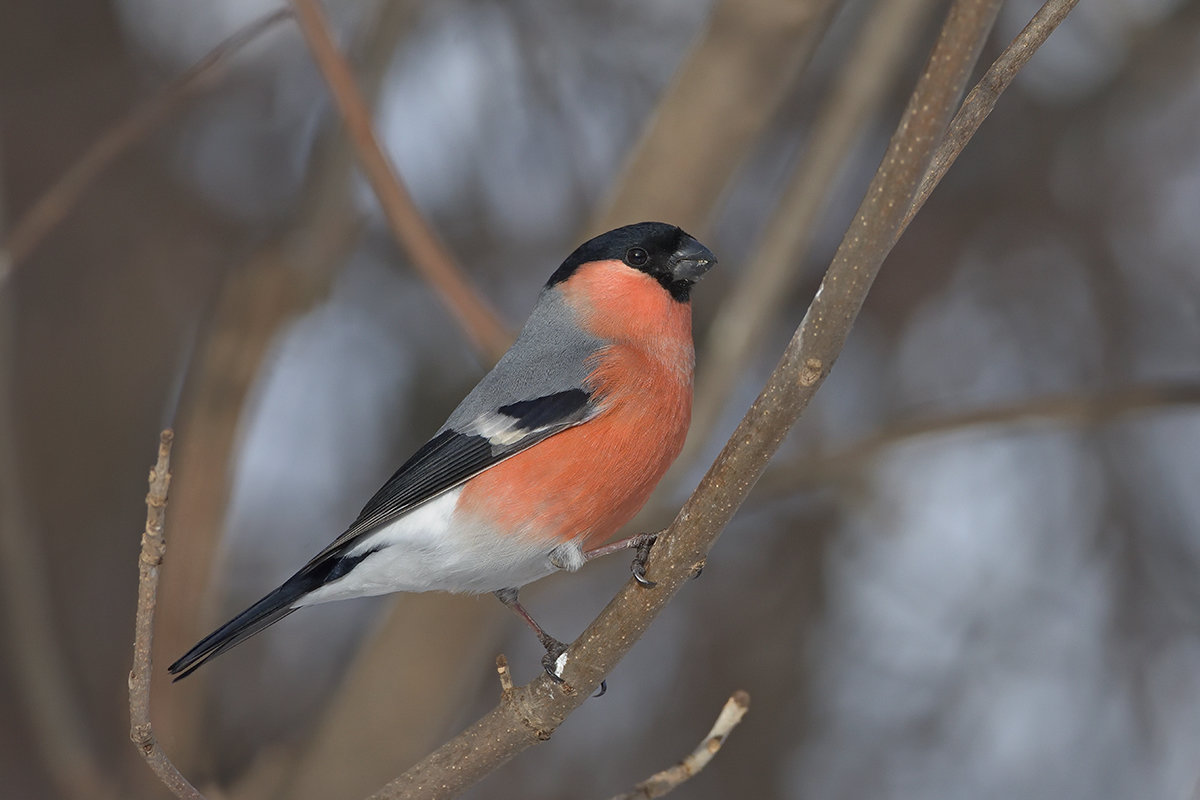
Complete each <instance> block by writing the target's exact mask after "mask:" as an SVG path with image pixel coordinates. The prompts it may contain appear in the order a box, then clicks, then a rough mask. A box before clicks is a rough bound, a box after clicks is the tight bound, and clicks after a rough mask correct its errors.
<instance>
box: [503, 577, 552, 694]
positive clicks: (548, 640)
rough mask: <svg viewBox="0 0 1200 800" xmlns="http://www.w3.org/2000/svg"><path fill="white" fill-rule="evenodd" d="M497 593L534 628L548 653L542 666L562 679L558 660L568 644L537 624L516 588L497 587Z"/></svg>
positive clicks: (547, 672) (550, 673)
mask: <svg viewBox="0 0 1200 800" xmlns="http://www.w3.org/2000/svg"><path fill="white" fill-rule="evenodd" d="M495 595H496V597H497V599H499V600H500V602H501V603H504V605H506V606H508V607H509V608H511V609H512V610H513V612H514V613H515V614H516V615H517V616H519V617H520V618H521V619H523V620H525V624H526V625H528V626H529V627H530V628H532V629H533V633H534V635H536V636H537V637H538V641H539V642H541V643H542V647H544V648H546V655H545V657H544V658H542V666H543V667H544V668H545V670H546V674H547V675H549V676H550V677H551V678H553V679H554V680H556V681H561V680H562V678H561V677H560V676H559V674H558V666H557V663H556V662H557V661H558V659H559V657H560V656H561V655H562V654H563V653H565V652H566V651H567V646H566V645H565V644H563V643H562V642H560V641H559V640H558V639H555V638H554V637H553V636H551V635H550V634H548V633H546V631H545V630H543V629H542V626H541V625H538V624H537V620H535V619H534V618H533V617H531V616H529V612H528V611H526V610H525V606H523V605H521V601H520V600H518V599H517V597H518V594H517V590H516V589H497V590H496V592H495Z"/></svg>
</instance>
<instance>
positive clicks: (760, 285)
mask: <svg viewBox="0 0 1200 800" xmlns="http://www.w3.org/2000/svg"><path fill="white" fill-rule="evenodd" d="M932 4H933V3H932V0H882V2H879V3H877V4H876V6H875V9H874V10H873V12H872V13H871V14H870V15H869V16H868V18H867V20H866V23H865V24H864V26H863V29H862V31H861V32H860V33H859V37H858V41H857V43H856V44H855V45H854V47H853V49H852V50H851V52H850V54H849V56H848V57H847V60H846V63H847V66H846V69H844V70H843V71H842V73H841V75H840V77H839V78H838V80H837V83H836V85H835V86H834V87H833V89H832V90H831V91H830V93H829V98H828V100H827V101H826V103H825V106H824V108H823V109H822V110H821V112H820V113H819V114H818V115H817V122H816V125H815V126H814V129H813V132H812V135H811V137H810V139H809V142H808V143H807V145H806V147H805V151H804V154H803V156H801V159H800V162H799V163H798V164H797V165H796V169H795V170H794V172H793V173H792V177H791V180H790V181H789V183H788V186H787V188H786V189H785V190H784V194H783V197H782V198H781V200H780V203H779V206H778V207H777V208H776V210H775V212H774V213H773V214H772V216H771V220H770V222H769V223H768V224H767V228H766V231H765V232H764V233H763V238H762V242H761V243H760V244H759V246H758V247H757V249H756V251H755V253H754V256H753V258H751V259H750V261H749V263H747V264H746V266H745V269H744V274H743V276H742V278H741V279H740V280H739V281H738V283H737V284H736V285H735V286H734V287H733V290H732V294H731V296H730V297H729V298H728V299H727V300H726V301H725V302H723V303H722V304H721V307H720V309H719V310H718V311H717V316H716V318H715V319H714V320H713V323H712V325H711V326H710V327H709V330H708V334H707V336H706V338H705V346H704V347H701V348H698V350H699V352H702V353H704V361H703V363H701V364H700V365H699V366H698V368H697V369H696V376H697V380H698V382H699V383H698V386H697V387H696V402H695V405H694V407H693V408H692V426H691V431H690V433H689V435H688V441H687V445H686V447H685V448H684V451H683V453H682V454H681V455H680V457H679V459H678V461H677V462H676V465H675V467H674V469H673V470H672V474H671V480H677V479H678V476H680V475H683V474H685V473H686V472H687V471H689V470H690V468H691V462H692V461H693V460H694V459H695V458H696V456H697V454H698V453H699V452H700V451H701V450H702V448H703V446H704V444H705V440H706V439H707V438H708V437H709V435H710V433H711V431H712V428H713V426H714V424H715V423H716V421H717V419H718V417H719V416H720V414H721V411H722V410H723V409H724V407H725V404H726V403H727V402H728V400H729V397H730V395H731V393H732V392H733V390H734V389H735V388H736V386H737V376H738V375H739V374H740V373H741V372H742V370H743V368H744V365H745V362H746V358H747V356H748V355H749V354H750V353H752V352H753V351H754V350H755V349H756V348H757V347H758V346H759V345H760V344H761V343H762V340H763V337H764V336H765V335H766V332H767V331H768V330H769V329H770V327H771V323H772V322H773V321H774V320H775V318H776V317H778V316H779V313H780V311H781V310H782V308H783V304H784V300H785V298H786V297H787V291H786V288H787V286H788V285H789V284H790V283H792V282H793V281H794V280H795V277H796V276H797V275H798V273H799V272H800V267H801V266H802V263H803V256H804V253H805V251H806V250H807V249H808V245H809V242H810V240H811V238H812V234H813V231H814V229H815V227H816V223H817V221H818V219H819V217H820V213H821V211H822V210H823V209H824V208H825V204H826V202H827V199H828V197H829V191H830V188H831V187H832V185H833V183H834V181H835V179H836V178H837V176H838V173H839V172H840V171H841V169H842V165H843V161H844V160H845V159H846V157H847V156H848V155H849V153H850V150H851V148H852V147H853V145H854V142H855V141H857V139H858V137H859V134H860V133H861V130H862V128H863V126H864V125H865V124H866V123H867V122H868V121H869V120H870V118H871V115H872V114H873V113H874V112H875V111H876V109H878V107H879V105H880V102H881V101H882V99H883V97H884V95H885V93H886V92H887V90H888V89H889V88H890V87H891V86H892V84H893V82H894V81H895V80H896V79H897V77H898V75H899V66H900V62H901V60H902V59H903V58H904V56H905V55H906V54H907V53H908V51H909V49H910V48H911V47H912V45H913V32H914V31H915V29H916V27H917V25H918V24H919V23H920V22H921V21H922V20H923V19H924V18H925V17H926V15H927V14H928V13H929V12H930V9H931V6H932ZM667 494H669V492H668V493H667Z"/></svg>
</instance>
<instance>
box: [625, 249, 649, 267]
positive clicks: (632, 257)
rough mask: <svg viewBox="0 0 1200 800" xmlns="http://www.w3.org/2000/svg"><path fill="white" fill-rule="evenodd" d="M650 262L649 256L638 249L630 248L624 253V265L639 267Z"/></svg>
mask: <svg viewBox="0 0 1200 800" xmlns="http://www.w3.org/2000/svg"><path fill="white" fill-rule="evenodd" d="M649 260H650V254H649V253H647V252H646V251H645V250H643V249H642V248H640V247H631V248H629V250H628V251H627V252H626V253H625V263H626V264H628V265H629V266H631V267H640V266H642V265H643V264H645V263H646V262H647V261H649Z"/></svg>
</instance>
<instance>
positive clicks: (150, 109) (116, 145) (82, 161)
mask: <svg viewBox="0 0 1200 800" xmlns="http://www.w3.org/2000/svg"><path fill="white" fill-rule="evenodd" d="M290 16H291V14H290V12H288V11H287V10H281V11H275V12H273V13H271V14H267V15H266V16H264V17H262V18H261V19H259V20H257V21H255V22H253V23H251V24H249V25H247V26H246V27H244V28H242V29H241V30H239V31H237V32H236V33H234V34H233V35H232V36H230V37H229V38H228V39H226V40H225V41H223V42H221V43H220V44H219V45H217V46H216V47H215V48H213V49H212V50H211V51H210V52H209V53H208V55H206V56H205V57H204V58H202V59H200V60H199V61H197V62H196V63H195V64H194V65H193V66H192V67H191V68H190V69H188V70H187V71H186V72H185V73H183V74H182V75H180V76H179V77H178V78H176V79H175V80H174V81H172V82H171V83H170V84H169V85H168V86H166V87H165V88H164V89H163V90H162V91H160V92H159V93H158V94H157V95H155V96H154V97H152V98H150V99H149V100H147V101H145V102H144V103H142V104H141V105H139V106H137V107H136V108H135V109H134V110H133V111H132V112H131V113H130V114H129V115H128V116H126V117H125V118H123V119H122V120H121V121H120V122H118V123H117V124H115V125H113V126H112V127H111V128H109V129H108V130H107V131H105V132H104V133H103V134H101V135H100V136H99V137H98V138H97V139H96V140H95V141H94V142H93V143H92V145H91V146H90V147H89V148H88V149H87V150H86V151H85V152H84V153H83V155H82V156H80V157H79V159H78V160H77V161H76V162H75V163H74V164H72V165H71V167H70V168H69V169H68V170H67V171H66V172H64V173H63V174H62V177H60V178H59V179H58V180H57V181H55V182H54V184H52V185H51V186H50V187H49V188H48V189H46V191H45V192H43V194H42V196H41V197H40V198H38V200H37V202H35V203H34V204H33V205H32V206H30V207H29V209H28V210H27V211H25V213H24V214H22V215H21V217H20V219H18V220H17V221H16V222H15V223H14V224H13V225H12V227H11V228H10V229H9V231H8V236H6V237H5V240H4V245H3V249H2V250H0V289H2V288H3V287H4V284H5V283H6V282H7V281H8V277H9V273H10V272H11V271H12V270H13V269H14V268H15V267H16V266H17V265H19V264H20V263H21V262H22V261H24V260H25V259H26V258H28V257H29V254H30V253H31V252H32V251H33V249H34V248H35V247H37V245H38V242H40V241H41V240H42V239H43V238H45V237H46V235H47V234H49V233H50V232H51V231H53V230H54V228H55V226H56V225H58V224H59V223H60V222H61V221H62V219H63V218H64V217H65V216H66V215H67V214H69V213H70V211H71V209H72V208H73V207H74V206H75V204H76V203H77V201H78V200H79V196H80V195H82V194H83V192H84V191H86V190H87V189H88V187H89V186H91V185H92V183H93V182H95V180H96V178H97V177H98V176H99V175H100V174H101V173H103V172H104V170H105V168H107V167H108V166H109V164H111V163H112V162H113V161H114V160H116V159H117V158H119V157H120V156H122V155H124V154H125V152H126V151H128V150H129V149H130V148H132V147H134V146H135V145H137V144H138V143H139V142H141V141H143V140H144V139H145V138H146V137H147V136H148V135H149V134H150V133H152V132H153V131H154V130H155V129H156V128H158V127H159V126H161V125H162V124H163V123H164V122H166V121H167V120H168V119H170V118H171V116H172V115H174V114H175V113H177V111H178V109H179V107H180V106H181V105H182V104H183V103H185V102H187V100H188V99H190V98H191V97H193V96H195V95H196V94H198V93H200V92H203V91H205V90H206V89H210V88H211V87H213V86H214V85H216V84H217V82H218V80H219V77H220V71H221V70H222V68H223V67H225V66H227V64H226V62H227V61H228V59H229V58H230V57H232V56H233V54H235V53H236V52H237V51H238V50H240V49H241V48H243V47H245V46H246V45H248V44H250V43H251V42H253V41H254V40H255V39H257V38H258V37H260V36H262V35H263V34H264V33H266V32H267V31H269V30H271V29H272V28H273V27H275V26H276V25H277V24H279V23H280V22H283V21H284V20H285V19H287V18H288V17H290Z"/></svg>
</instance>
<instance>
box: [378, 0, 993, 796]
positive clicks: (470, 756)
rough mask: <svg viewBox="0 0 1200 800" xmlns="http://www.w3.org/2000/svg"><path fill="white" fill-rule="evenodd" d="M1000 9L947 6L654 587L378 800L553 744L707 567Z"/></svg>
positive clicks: (897, 216) (887, 245) (469, 780)
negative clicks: (807, 299) (789, 332)
mask: <svg viewBox="0 0 1200 800" xmlns="http://www.w3.org/2000/svg"><path fill="white" fill-rule="evenodd" d="M999 6H1000V3H999V0H956V2H955V3H954V5H953V6H952V7H951V9H950V12H949V15H948V18H947V20H946V23H945V25H944V26H943V28H942V31H941V34H940V35H939V37H938V41H937V44H936V45H935V46H934V51H933V53H932V54H931V56H930V59H929V62H928V65H927V67H926V70H925V72H924V74H923V75H922V76H921V79H920V81H919V82H918V84H917V88H916V90H915V91H914V93H913V95H912V98H911V99H910V100H909V104H908V107H907V109H906V110H905V113H904V117H903V119H902V120H901V122H900V126H899V127H898V129H897V130H896V133H895V135H894V136H893V137H892V141H891V143H890V144H889V146H888V151H887V154H886V155H885V156H884V160H883V163H882V164H881V165H880V168H879V170H878V172H877V173H876V176H875V178H874V180H872V182H871V185H870V187H869V189H868V191H867V196H866V198H865V199H864V200H863V203H862V205H861V206H860V208H859V211H858V213H857V214H856V215H855V218H854V222H853V223H852V224H851V226H850V229H849V230H848V231H847V232H846V235H845V237H844V238H843V240H842V244H841V246H840V247H839V248H838V251H837V254H836V255H835V257H834V260H833V263H832V264H831V265H830V267H829V271H828V272H827V273H826V276H825V280H824V282H823V284H822V289H821V291H819V292H818V293H817V296H816V297H815V298H814V299H813V303H812V305H811V306H810V308H809V310H808V313H807V314H805V316H804V320H803V321H802V322H801V324H800V327H799V329H797V331H796V334H795V336H794V337H793V338H792V341H791V343H790V344H789V345H788V348H787V350H786V351H785V352H784V355H783V358H782V360H781V361H780V363H779V365H778V366H777V367H776V368H775V371H774V372H773V373H772V374H771V377H770V378H769V379H768V381H767V385H766V386H765V387H764V389H763V391H762V393H761V394H760V395H759V397H758V399H757V400H756V401H755V403H754V405H753V406H751V408H750V410H749V411H748V412H747V414H746V416H745V417H744V418H743V420H742V422H741V424H739V425H738V427H737V430H736V431H735V432H734V434H733V436H732V437H731V438H730V439H729V441H728V442H727V443H726V445H725V447H724V449H723V450H722V451H721V454H720V455H719V456H718V457H717V460H716V462H714V464H713V465H712V467H711V468H710V469H709V471H708V473H707V474H706V475H705V476H704V479H703V480H702V481H701V482H700V486H699V487H698V488H697V489H696V491H695V493H693V495H692V496H691V498H689V500H688V501H687V503H685V504H684V507H683V509H682V510H681V511H680V512H679V515H678V516H677V517H676V518H675V521H674V522H673V523H672V524H671V527H670V528H669V529H668V531H667V533H666V534H664V535H663V536H660V537H659V540H658V542H657V544H656V545H655V548H654V550H652V551H651V554H650V563H649V565H648V569H647V574H648V577H650V579H651V580H655V581H657V582H658V585H657V587H656V588H655V589H652V590H647V589H644V588H642V587H641V586H639V585H637V583H636V582H635V581H633V580H630V581H629V582H627V583H626V584H625V586H624V587H622V589H621V591H620V592H618V594H617V596H616V597H614V598H613V600H612V601H610V602H609V604H608V606H607V607H606V608H605V609H604V610H603V611H602V612H601V613H600V615H599V616H598V617H597V618H596V619H595V620H594V621H593V622H592V623H591V625H589V626H588V628H587V630H585V631H584V632H583V634H582V635H580V637H579V639H578V640H576V642H575V643H574V644H573V645H572V646H571V648H570V649H569V650H568V651H567V653H566V656H567V658H566V664H565V667H564V669H563V672H562V677H563V681H562V682H561V683H555V682H553V681H551V680H550V679H549V678H548V677H546V676H541V677H539V678H537V679H536V680H534V681H533V682H532V683H530V684H528V685H527V686H523V687H519V688H517V689H514V690H513V692H512V693H511V695H510V698H509V699H508V700H506V701H505V702H502V703H500V704H499V705H498V706H497V707H496V708H494V709H493V710H492V711H490V712H489V713H488V714H486V715H485V716H484V717H483V718H482V719H480V720H479V721H478V722H476V723H475V724H474V725H472V726H471V727H470V728H468V729H467V730H466V731H464V732H463V733H461V734H459V735H458V736H456V737H454V738H453V739H451V740H450V741H449V742H447V743H446V744H444V745H443V746H442V747H441V748H439V749H438V750H437V751H435V752H434V753H431V754H430V755H429V756H427V757H426V758H425V759H423V760H422V761H421V762H419V763H418V764H416V765H415V766H413V767H412V768H411V769H410V770H408V772H406V773H404V774H403V775H401V776H400V777H399V778H397V779H396V780H394V781H392V782H391V783H389V784H388V785H387V786H385V787H383V789H381V790H380V791H379V792H377V793H376V794H375V795H374V796H373V798H374V800H385V798H392V799H394V798H415V797H428V798H444V797H453V796H455V795H457V794H459V793H460V792H462V791H463V790H465V789H466V788H467V787H469V786H471V785H473V784H474V783H476V782H478V781H479V780H481V779H482V778H483V777H484V776H486V775H487V774H488V773H490V772H491V771H493V770H494V769H496V768H497V767H499V766H500V765H501V764H503V763H504V762H506V761H508V760H509V759H510V758H512V757H513V756H515V755H516V754H517V753H519V752H521V751H523V750H525V749H526V748H528V747H530V746H532V745H534V744H536V743H537V742H539V741H542V740H544V739H546V738H548V737H549V736H550V735H551V734H552V733H553V732H554V730H556V729H557V728H558V726H559V725H560V724H562V721H563V720H564V719H565V718H566V717H567V715H568V714H570V713H571V712H572V711H573V710H574V709H575V708H577V707H578V706H579V705H580V704H581V703H583V702H584V700H586V699H587V697H588V696H589V695H590V694H591V692H592V691H593V690H594V689H595V688H596V687H597V686H598V685H599V683H600V681H601V679H602V678H603V677H604V676H605V675H607V674H608V672H609V671H610V670H611V669H612V668H613V666H614V665H615V664H616V663H617V662H618V661H620V660H621V658H622V657H624V655H625V654H626V653H627V652H629V650H630V649H631V648H632V647H633V644H634V643H635V642H636V641H637V640H638V639H639V638H641V636H642V635H643V634H645V632H646V630H647V628H648V627H649V625H650V623H651V622H652V621H653V620H654V618H655V617H656V616H657V615H658V614H659V613H660V612H661V611H662V609H663V608H664V607H665V606H666V604H667V602H669V601H670V599H671V598H672V597H673V596H674V594H675V593H676V592H677V591H678V590H679V589H680V588H681V587H682V586H683V585H684V583H685V582H687V580H688V579H689V578H690V577H691V575H692V574H693V572H694V571H695V569H696V567H697V565H699V564H702V563H703V562H704V560H705V558H706V557H707V554H708V551H709V549H710V548H711V547H712V545H713V544H714V543H715V542H716V540H717V538H718V537H719V536H720V534H721V532H722V530H724V528H725V526H726V525H728V523H729V521H730V519H731V518H732V517H733V514H734V513H735V512H736V511H737V509H738V508H739V507H740V506H741V504H742V503H743V502H744V501H745V499H746V495H747V494H748V493H749V492H750V489H751V488H752V487H753V486H754V484H755V482H756V481H757V480H758V478H759V476H761V475H762V472H763V470H764V469H765V468H766V465H767V463H768V461H770V459H771V457H772V456H773V455H774V453H775V451H776V450H777V449H778V448H779V445H780V443H781V442H782V441H783V438H784V436H785V435H786V434H787V432H788V431H789V430H790V429H791V427H792V425H793V424H794V423H795V421H796V420H797V419H798V418H799V416H800V413H801V412H802V411H803V410H804V408H805V407H806V406H807V405H808V402H809V401H810V400H811V399H812V396H813V394H814V393H815V392H816V390H817V389H818V387H819V386H820V385H821V383H822V381H823V380H824V378H825V376H826V375H827V374H828V372H829V368H830V366H831V365H832V364H833V362H834V360H835V359H836V358H837V355H838V353H839V352H840V351H841V348H842V346H843V344H844V342H845V340H846V337H847V336H848V335H849V332H850V327H851V326H852V325H853V323H854V320H855V317H856V316H857V314H858V310H859V309H860V308H861V306H862V303H863V300H864V299H865V297H866V294H867V291H868V290H869V289H870V286H871V283H872V281H873V280H874V277H875V275H876V273H877V272H878V270H879V267H880V265H881V264H882V262H883V260H884V258H885V257H886V256H887V254H888V252H889V251H890V250H891V247H892V243H893V242H894V241H895V240H896V237H897V236H898V234H899V231H900V228H901V225H902V223H903V217H904V213H905V211H906V210H907V209H908V206H909V203H910V202H911V200H912V197H913V196H914V195H915V193H916V190H917V186H918V185H919V183H920V180H921V176H922V175H924V173H925V170H926V169H927V167H928V165H929V160H930V158H931V157H932V155H933V151H934V149H935V148H936V146H937V143H938V142H939V141H940V140H941V137H942V134H943V133H944V132H945V130H946V126H947V124H948V123H949V121H950V117H951V116H952V114H953V111H954V108H955V106H956V104H957V101H958V99H959V97H960V96H961V94H962V89H963V86H964V85H965V83H966V81H967V78H968V76H969V74H970V71H971V68H972V66H973V65H974V63H975V60H976V59H977V58H978V54H979V50H980V48H981V47H982V46H983V42H984V40H985V38H986V36H987V33H988V31H989V30H990V29H991V25H992V22H993V21H994V19H995V15H996V12H997V11H998V10H999Z"/></svg>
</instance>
